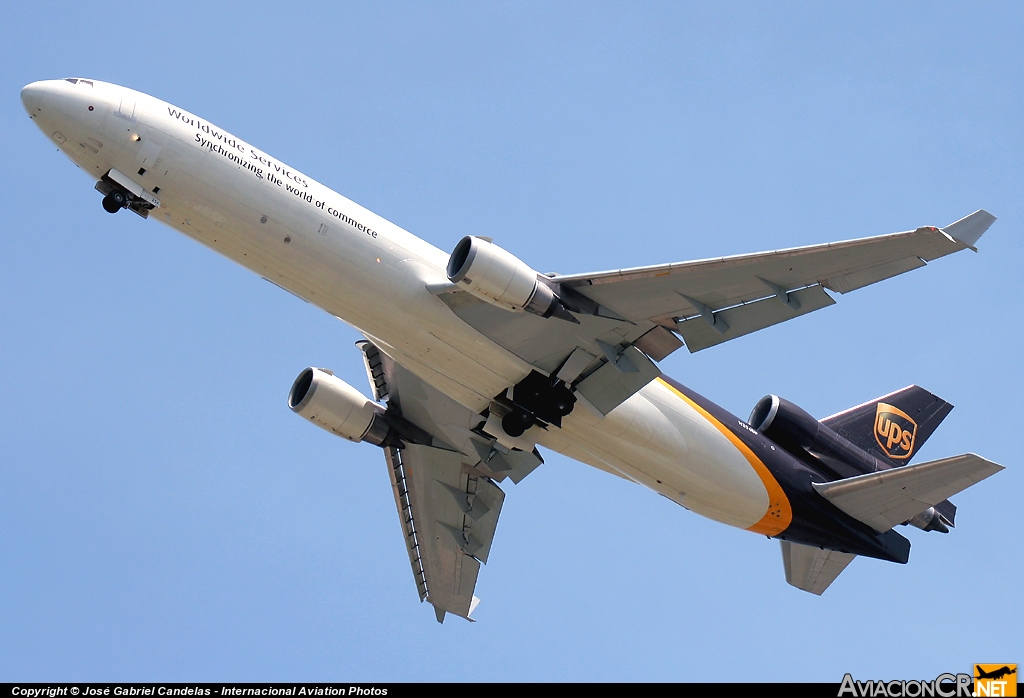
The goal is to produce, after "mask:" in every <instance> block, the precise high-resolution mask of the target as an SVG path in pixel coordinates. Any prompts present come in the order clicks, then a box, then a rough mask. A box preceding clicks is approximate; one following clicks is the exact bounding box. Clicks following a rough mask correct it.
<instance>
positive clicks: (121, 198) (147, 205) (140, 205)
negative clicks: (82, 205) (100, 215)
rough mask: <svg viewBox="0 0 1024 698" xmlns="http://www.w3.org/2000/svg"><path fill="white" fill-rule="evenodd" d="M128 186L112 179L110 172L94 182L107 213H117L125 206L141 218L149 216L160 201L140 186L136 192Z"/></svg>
mask: <svg viewBox="0 0 1024 698" xmlns="http://www.w3.org/2000/svg"><path fill="white" fill-rule="evenodd" d="M111 172H114V170H111ZM129 188H130V187H126V185H124V184H121V183H118V182H117V181H115V180H114V179H112V178H111V177H110V173H108V174H105V175H103V177H102V178H101V179H100V181H98V182H96V191H98V192H99V193H100V194H103V210H104V211H106V212H107V213H117V212H118V211H120V210H121V209H123V208H126V209H128V210H129V211H131V212H133V213H137V214H139V215H140V216H142V217H143V218H149V212H150V211H151V210H153V208H155V207H156V206H159V205H160V202H159V201H158V200H157V199H156V198H154V197H152V196H150V195H148V194H147V193H146V192H145V191H143V190H142V189H141V187H140V189H139V192H137V193H133V192H131V191H129V190H128V189H129Z"/></svg>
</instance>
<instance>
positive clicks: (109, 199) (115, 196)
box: [103, 189, 128, 213]
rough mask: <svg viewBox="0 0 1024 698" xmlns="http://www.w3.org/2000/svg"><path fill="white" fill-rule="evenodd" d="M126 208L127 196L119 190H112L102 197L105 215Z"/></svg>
mask: <svg viewBox="0 0 1024 698" xmlns="http://www.w3.org/2000/svg"><path fill="white" fill-rule="evenodd" d="M127 207H128V195H127V194H125V193H124V192H123V191H121V190H120V189H113V190H112V191H111V192H110V193H109V194H107V195H106V196H104V197H103V210H104V211H106V212H107V213H117V212H118V211H120V210H121V209H122V208H127Z"/></svg>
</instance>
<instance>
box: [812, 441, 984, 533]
mask: <svg viewBox="0 0 1024 698" xmlns="http://www.w3.org/2000/svg"><path fill="white" fill-rule="evenodd" d="M1002 469H1003V466H1001V465H999V464H998V463H993V462H992V461H989V460H985V459H984V458H982V457H981V456H978V455H975V454H973V453H965V454H964V455H962V456H953V457H952V458H942V459H940V460H933V461H928V462H927V463H918V464H916V465H907V466H904V467H902V468H893V469H892V470H883V471H880V472H876V473H868V474H867V475H858V476H856V477H851V478H846V479H845V480H836V481H835V482H825V483H817V482H816V483H813V487H814V489H815V490H817V491H818V494H820V495H821V496H823V497H825V499H827V500H829V501H830V502H832V504H834V505H835V506H836V507H837V508H839V509H841V510H842V511H844V512H846V513H847V514H849V515H850V516H852V517H853V518H855V519H857V520H858V521H863V522H864V523H866V524H867V525H869V526H871V527H872V528H873V529H875V530H876V531H878V532H879V533H884V532H885V531H888V530H889V529H891V528H892V527H893V526H896V525H897V524H901V523H906V522H907V521H909V520H910V519H912V518H913V517H915V516H917V515H918V514H920V513H921V512H923V511H925V510H926V509H928V508H929V507H933V506H935V505H936V504H938V503H939V502H941V501H942V500H944V499H947V498H948V497H952V496H953V495H954V494H956V493H957V492H960V491H961V490H965V489H967V488H968V487H970V486H971V485H973V484H975V483H978V482H981V481H982V480H984V479H985V478H987V477H989V476H990V475H994V474H996V473H997V472H999V471H1000V470H1002Z"/></svg>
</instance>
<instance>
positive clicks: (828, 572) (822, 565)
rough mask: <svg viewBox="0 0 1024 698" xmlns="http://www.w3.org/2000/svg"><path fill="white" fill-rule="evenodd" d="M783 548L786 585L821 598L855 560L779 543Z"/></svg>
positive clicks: (806, 547) (835, 552) (852, 556)
mask: <svg viewBox="0 0 1024 698" xmlns="http://www.w3.org/2000/svg"><path fill="white" fill-rule="evenodd" d="M779 542H780V543H781V544H782V564H783V565H784V566H785V568H786V581H787V582H789V583H790V584H792V585H793V586H795V587H796V588H797V589H803V590H804V591H809V592H811V593H812V594H816V595H818V596H821V595H822V593H823V592H824V591H825V590H826V589H828V587H829V585H830V584H832V582H834V581H835V580H836V577H838V576H839V574H840V573H841V572H842V571H843V570H845V569H846V566H847V565H849V564H850V563H851V562H852V561H853V558H855V557H857V556H856V555H853V554H851V553H841V552H839V551H838V550H823V549H822V548H816V547H814V546H811V545H801V544H800V543H790V542H789V541H788V540H782V541H779Z"/></svg>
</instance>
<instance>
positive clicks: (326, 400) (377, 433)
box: [288, 368, 394, 446]
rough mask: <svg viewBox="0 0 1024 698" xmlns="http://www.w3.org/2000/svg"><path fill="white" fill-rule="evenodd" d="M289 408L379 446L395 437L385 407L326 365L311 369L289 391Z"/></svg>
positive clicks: (346, 436) (335, 430) (332, 429)
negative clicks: (385, 413)
mask: <svg viewBox="0 0 1024 698" xmlns="http://www.w3.org/2000/svg"><path fill="white" fill-rule="evenodd" d="M288 407H290V408H291V410H292V411H293V412H295V413H296V414H298V415H299V416H301V417H305V418H306V419H308V420H309V421H311V422H312V423H313V424H315V425H317V426H318V427H320V428H321V429H325V430H327V431H329V432H331V433H332V434H335V435H337V436H340V437H342V438H344V439H348V440H349V441H355V442H357V443H358V442H360V441H368V442H370V443H372V444H374V445H375V446H381V445H386V444H388V443H390V442H391V441H393V440H394V438H393V434H392V428H391V424H390V423H389V422H388V419H387V418H386V417H385V416H384V408H383V407H381V406H380V405H378V404H377V403H375V402H373V401H372V400H370V399H368V398H367V397H365V396H364V395H363V394H362V393H361V392H359V391H358V390H356V389H355V388H353V387H352V386H351V385H349V384H348V383H346V382H345V381H343V380H341V379H340V378H338V377H337V376H335V375H334V374H333V373H331V372H330V371H326V370H324V369H322V368H307V369H305V370H303V371H302V373H300V374H299V376H298V378H296V379H295V382H294V383H292V389H291V390H290V391H289V392H288Z"/></svg>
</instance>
